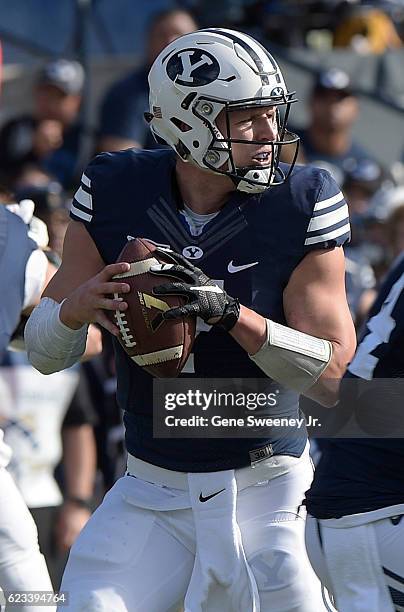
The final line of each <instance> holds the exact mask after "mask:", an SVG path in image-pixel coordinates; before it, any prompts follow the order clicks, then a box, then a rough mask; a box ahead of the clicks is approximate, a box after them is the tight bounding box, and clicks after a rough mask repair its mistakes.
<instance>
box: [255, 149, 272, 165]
mask: <svg viewBox="0 0 404 612" xmlns="http://www.w3.org/2000/svg"><path fill="white" fill-rule="evenodd" d="M252 160H253V162H254V164H259V165H262V166H267V165H268V164H269V163H270V161H271V153H269V152H262V153H256V154H255V155H254V157H253V158H252Z"/></svg>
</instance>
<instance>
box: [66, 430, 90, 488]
mask: <svg viewBox="0 0 404 612" xmlns="http://www.w3.org/2000/svg"><path fill="white" fill-rule="evenodd" d="M63 450H64V456H63V465H64V471H65V478H66V493H65V494H66V497H67V498H68V497H73V498H80V499H89V498H90V497H91V496H92V495H93V490H94V481H95V472H96V448H95V440H94V432H93V428H92V426H91V425H81V426H79V427H66V428H65V429H64V430H63Z"/></svg>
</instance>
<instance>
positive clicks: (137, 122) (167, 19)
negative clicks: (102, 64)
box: [97, 9, 197, 151]
mask: <svg viewBox="0 0 404 612" xmlns="http://www.w3.org/2000/svg"><path fill="white" fill-rule="evenodd" d="M196 29H197V24H196V22H195V21H194V19H193V17H192V16H191V14H190V13H188V12H187V11H184V10H179V9H171V10H167V11H163V12H161V13H158V14H157V15H155V17H154V19H153V20H152V22H151V24H150V27H149V31H148V40H147V46H146V58H145V61H144V63H143V64H142V65H141V66H140V67H139V68H137V69H136V70H135V71H134V72H132V73H131V74H129V75H128V76H127V77H125V78H124V79H123V80H120V81H118V82H117V83H115V84H114V85H112V87H111V89H110V90H109V91H108V92H107V94H106V96H105V98H104V100H103V102H102V105H101V116H100V129H99V141H98V146H97V149H98V150H99V151H118V150H120V149H128V148H129V147H144V148H153V147H156V146H158V145H157V144H156V142H155V141H154V139H153V137H152V135H151V132H150V129H149V127H148V125H147V123H146V121H145V119H144V116H143V114H144V112H145V110H147V108H148V96H149V87H148V82H147V74H148V71H149V67H150V65H151V64H152V63H153V61H154V59H155V58H156V57H157V55H158V54H159V53H160V51H161V50H162V49H164V47H165V46H166V45H168V43H170V42H171V41H172V40H175V39H176V38H178V36H181V35H182V34H187V33H188V32H192V31H193V30H196Z"/></svg>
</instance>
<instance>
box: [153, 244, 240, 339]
mask: <svg viewBox="0 0 404 612" xmlns="http://www.w3.org/2000/svg"><path fill="white" fill-rule="evenodd" d="M155 253H156V254H157V255H161V256H163V258H164V259H166V260H168V261H172V263H167V264H158V265H155V266H153V267H152V268H151V270H150V272H151V273H152V274H155V275H157V276H159V275H160V276H171V277H173V278H174V279H175V280H174V281H173V282H172V283H166V284H164V285H158V286H157V287H155V288H154V289H153V293H154V295H181V296H183V297H184V298H186V299H187V303H186V304H184V305H183V306H180V307H178V308H171V309H170V310H167V311H166V312H164V313H163V318H164V319H177V318H180V317H189V316H191V317H201V319H203V320H204V321H205V322H206V323H208V324H209V325H215V326H216V327H221V328H222V329H224V330H226V331H229V330H230V329H232V327H234V325H235V324H236V323H237V320H238V318H239V315H240V304H239V301H238V300H237V299H235V298H232V297H230V296H229V295H228V294H227V293H226V292H225V291H224V289H222V288H221V287H219V285H217V284H216V283H215V281H213V280H212V279H210V278H209V277H208V276H206V274H205V273H204V272H202V270H200V269H199V268H197V267H196V266H194V265H193V264H192V263H191V262H190V261H188V259H186V258H185V257H183V256H182V255H179V254H178V253H175V252H174V251H168V250H160V249H156V251H155ZM217 317H220V319H219V320H218V321H217V322H216V323H211V322H210V321H211V320H212V319H215V318H217Z"/></svg>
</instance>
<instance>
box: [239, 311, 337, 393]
mask: <svg viewBox="0 0 404 612" xmlns="http://www.w3.org/2000/svg"><path fill="white" fill-rule="evenodd" d="M266 321H267V339H266V341H265V342H264V344H263V345H262V346H261V348H260V349H259V351H258V352H257V353H255V355H249V357H250V359H252V360H253V361H254V363H256V364H257V366H258V367H259V368H261V370H262V371H263V372H265V374H266V375H267V376H269V377H270V378H272V379H273V380H276V381H277V382H279V383H280V384H282V385H284V386H285V387H288V388H289V389H293V390H294V391H297V392H298V393H303V392H304V391H306V390H307V389H309V388H310V387H311V386H312V385H314V383H315V382H316V380H317V379H318V378H319V377H320V376H321V374H322V373H323V372H324V370H325V369H326V367H327V366H328V364H329V363H330V361H331V357H332V344H331V342H330V341H329V340H324V339H323V338H316V337H314V336H310V335H308V334H304V333H303V332H300V331H298V330H297V329H292V328H291V327H286V326H285V325H280V323H275V322H274V321H271V320H270V319H267V320H266Z"/></svg>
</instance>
